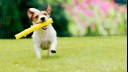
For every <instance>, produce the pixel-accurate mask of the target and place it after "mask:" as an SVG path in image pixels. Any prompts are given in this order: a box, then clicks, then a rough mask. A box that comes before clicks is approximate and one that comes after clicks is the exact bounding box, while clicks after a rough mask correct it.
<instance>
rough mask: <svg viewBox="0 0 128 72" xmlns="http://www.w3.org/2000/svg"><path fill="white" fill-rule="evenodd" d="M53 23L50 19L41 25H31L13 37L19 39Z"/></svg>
mask: <svg viewBox="0 0 128 72" xmlns="http://www.w3.org/2000/svg"><path fill="white" fill-rule="evenodd" d="M51 23H53V20H52V18H50V19H48V20H47V21H45V22H43V23H39V24H36V25H33V26H31V27H30V28H28V29H25V30H24V31H22V32H20V33H18V34H16V35H15V37H16V39H20V38H21V37H23V36H24V37H26V36H27V35H28V34H30V33H31V32H33V31H35V30H38V29H40V28H42V27H43V26H46V25H49V24H51Z"/></svg>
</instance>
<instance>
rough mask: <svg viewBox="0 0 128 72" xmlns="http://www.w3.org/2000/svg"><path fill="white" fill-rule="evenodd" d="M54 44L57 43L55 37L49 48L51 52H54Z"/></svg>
mask: <svg viewBox="0 0 128 72" xmlns="http://www.w3.org/2000/svg"><path fill="white" fill-rule="evenodd" d="M56 44H57V40H56V39H54V40H53V41H51V44H50V50H51V52H52V53H56Z"/></svg>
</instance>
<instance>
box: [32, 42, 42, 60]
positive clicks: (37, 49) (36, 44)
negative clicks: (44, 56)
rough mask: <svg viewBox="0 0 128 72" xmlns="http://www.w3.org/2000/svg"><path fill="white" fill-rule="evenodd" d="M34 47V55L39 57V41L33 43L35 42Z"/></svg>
mask: <svg viewBox="0 0 128 72" xmlns="http://www.w3.org/2000/svg"><path fill="white" fill-rule="evenodd" d="M34 49H35V52H36V57H37V58H38V59H41V53H40V43H35V44H34Z"/></svg>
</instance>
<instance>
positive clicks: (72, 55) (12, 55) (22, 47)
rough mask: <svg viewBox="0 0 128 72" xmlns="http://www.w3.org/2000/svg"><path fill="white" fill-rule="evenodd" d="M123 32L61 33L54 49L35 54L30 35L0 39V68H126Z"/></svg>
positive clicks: (92, 71)
mask: <svg viewBox="0 0 128 72" xmlns="http://www.w3.org/2000/svg"><path fill="white" fill-rule="evenodd" d="M126 39H127V38H126V36H112V37H62V38H58V45H57V53H56V54H54V55H52V56H51V57H47V54H46V51H43V50H42V55H43V57H42V59H41V60H38V59H36V57H35V52H34V50H33V42H32V39H20V40H14V39H5V40H4V39H0V72H126V71H127V68H126V67H127V66H126V63H127V62H126V61H127V59H126V56H127V51H126V50H127V49H126V47H127V44H126V43H127V40H126Z"/></svg>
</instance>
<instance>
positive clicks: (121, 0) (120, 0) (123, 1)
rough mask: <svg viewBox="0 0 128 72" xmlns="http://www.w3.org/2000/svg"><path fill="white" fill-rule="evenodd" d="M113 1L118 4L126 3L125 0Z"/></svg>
mask: <svg viewBox="0 0 128 72" xmlns="http://www.w3.org/2000/svg"><path fill="white" fill-rule="evenodd" d="M115 1H116V2H117V3H120V4H127V0H115Z"/></svg>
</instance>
